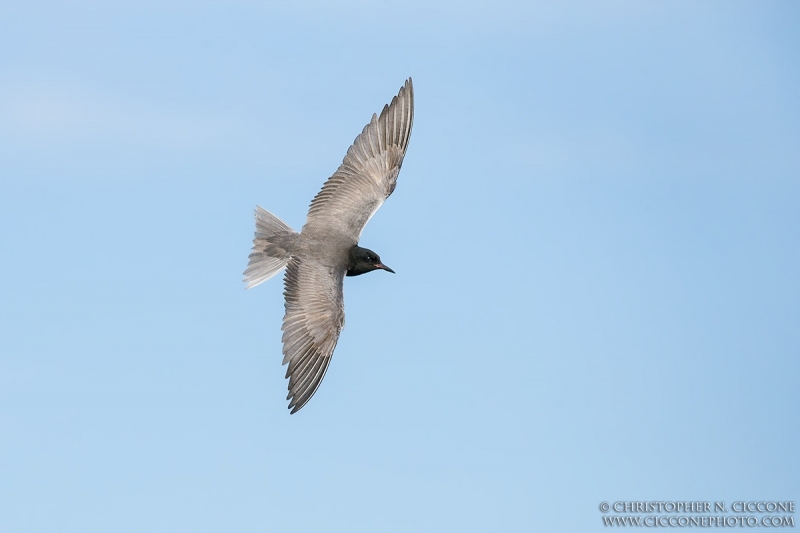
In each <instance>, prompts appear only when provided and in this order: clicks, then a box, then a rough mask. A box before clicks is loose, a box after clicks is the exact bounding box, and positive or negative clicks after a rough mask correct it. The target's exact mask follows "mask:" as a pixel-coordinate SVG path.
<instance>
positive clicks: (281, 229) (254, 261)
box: [244, 206, 297, 289]
mask: <svg viewBox="0 0 800 533" xmlns="http://www.w3.org/2000/svg"><path fill="white" fill-rule="evenodd" d="M255 218H256V232H255V237H254V238H253V250H252V252H250V257H249V258H250V261H249V262H248V263H247V268H246V269H245V271H244V282H245V283H246V284H247V287H245V288H246V289H249V288H251V287H255V286H256V285H258V284H260V283H263V282H265V281H267V280H268V279H269V278H271V277H272V276H274V275H275V274H277V273H278V272H280V271H281V270H282V269H283V268H284V267H285V266H286V264H287V263H288V262H289V258H290V257H291V250H290V246H288V243H290V242H291V239H292V237H293V236H295V235H297V234H296V233H295V232H294V231H292V228H290V227H289V226H287V225H286V224H285V223H284V222H283V221H282V220H281V219H279V218H278V217H276V216H275V215H273V214H272V213H270V212H269V211H267V210H266V209H263V208H261V207H259V206H256V214H255Z"/></svg>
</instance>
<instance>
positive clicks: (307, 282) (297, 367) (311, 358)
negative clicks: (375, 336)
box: [282, 256, 344, 414]
mask: <svg viewBox="0 0 800 533" xmlns="http://www.w3.org/2000/svg"><path fill="white" fill-rule="evenodd" d="M343 279H344V271H342V272H337V271H335V270H333V269H331V268H329V267H326V266H323V265H321V264H319V263H317V262H314V261H307V262H303V261H302V260H301V259H299V258H298V257H296V256H295V257H292V259H291V260H290V261H289V266H288V267H287V269H286V276H285V278H284V287H285V290H284V292H283V294H284V296H285V298H286V304H285V305H286V314H285V315H284V317H283V328H282V329H283V364H288V365H289V367H288V368H287V369H286V377H287V378H289V395H288V396H287V397H286V399H287V400H289V409H291V410H292V414H294V413H296V412H297V411H299V410H300V409H301V408H302V407H303V406H304V405H305V404H306V402H308V400H310V399H311V397H312V396H313V395H314V393H315V392H316V391H317V388H319V384H320V383H321V382H322V378H323V377H324V376H325V372H326V371H327V370H328V364H330V361H331V355H333V349H334V348H336V342H337V341H338V340H339V333H341V331H342V328H343V327H344V299H343V297H342V280H343Z"/></svg>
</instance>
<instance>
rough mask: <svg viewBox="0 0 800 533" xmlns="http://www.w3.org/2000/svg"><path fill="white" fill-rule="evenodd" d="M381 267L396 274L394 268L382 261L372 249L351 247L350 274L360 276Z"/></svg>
mask: <svg viewBox="0 0 800 533" xmlns="http://www.w3.org/2000/svg"><path fill="white" fill-rule="evenodd" d="M379 268H380V269H382V270H385V271H387V272H391V273H392V274H394V270H392V269H391V268H389V267H387V266H386V265H384V264H383V263H381V258H380V257H379V256H378V254H376V253H375V252H373V251H372V250H367V249H366V248H361V247H360V246H353V247H352V248H350V257H349V258H348V261H347V275H348V276H359V275H361V274H366V273H367V272H372V271H373V270H377V269H379Z"/></svg>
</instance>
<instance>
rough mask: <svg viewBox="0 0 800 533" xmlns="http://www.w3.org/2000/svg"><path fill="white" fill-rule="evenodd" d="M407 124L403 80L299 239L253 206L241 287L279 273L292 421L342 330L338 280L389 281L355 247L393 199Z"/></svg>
mask: <svg viewBox="0 0 800 533" xmlns="http://www.w3.org/2000/svg"><path fill="white" fill-rule="evenodd" d="M413 120H414V87H413V85H412V83H411V78H409V79H408V80H406V82H405V84H404V85H403V87H401V88H400V92H399V93H398V94H397V96H395V97H394V98H392V102H391V103H390V104H388V105H386V106H384V107H383V111H381V114H380V116H378V115H377V114H374V115H372V120H370V122H369V124H367V125H366V126H365V127H364V129H363V131H362V132H361V134H360V135H358V137H356V140H355V141H353V145H352V146H351V147H350V148H349V149H348V150H347V155H346V156H345V157H344V160H343V161H342V164H341V165H340V166H339V168H338V169H337V170H336V172H335V173H334V174H333V176H331V177H330V178H328V181H326V182H325V184H324V185H323V186H322V190H320V191H319V193H317V195H316V196H315V197H314V199H313V200H312V201H311V207H310V208H309V210H308V216H307V218H306V223H305V225H304V226H303V228H302V230H301V231H300V233H297V232H295V231H294V230H292V228H290V227H289V226H288V225H286V224H285V223H284V222H283V221H281V220H280V219H279V218H278V217H276V216H275V215H273V214H272V213H270V212H268V211H266V210H265V209H262V208H261V207H258V206H256V213H255V219H256V231H255V238H254V239H253V250H252V252H251V253H250V257H249V259H250V261H249V262H248V264H247V269H246V270H245V271H244V282H245V283H246V284H247V287H246V288H248V289H249V288H250V287H255V286H256V285H258V284H260V283H263V282H264V281H266V280H268V279H269V278H271V277H272V276H274V275H275V274H277V273H278V272H280V271H281V270H282V269H283V268H284V267H286V274H285V276H284V280H283V284H284V291H283V295H284V297H285V304H284V305H285V307H286V313H285V314H284V316H283V327H282V328H281V329H282V330H283V339H282V340H283V364H284V365H289V366H288V368H287V370H286V377H287V378H288V379H289V395H288V396H287V397H286V399H287V400H289V409H291V413H292V414H294V413H296V412H297V411H299V410H300V409H301V408H302V407H303V406H304V405H305V404H306V403H307V402H308V400H310V399H311V397H312V396H313V395H314V393H315V392H316V391H317V389H318V388H319V385H320V383H321V382H322V378H323V377H324V376H325V372H326V371H327V369H328V365H329V364H330V361H331V356H332V355H333V350H334V348H336V342H337V341H338V340H339V334H340V333H341V331H342V328H343V327H344V298H343V293H342V283H343V281H344V277H345V276H358V275H361V274H365V273H367V272H371V271H373V270H377V269H382V270H386V271H387V272H392V273H394V271H393V270H392V269H391V268H389V267H388V266H386V265H384V264H383V263H382V262H381V258H380V257H379V256H378V254H376V253H375V252H373V251H372V250H368V249H367V248H362V247H360V246H359V245H358V240H359V238H360V237H361V231H362V230H363V229H364V226H366V224H367V222H368V221H369V219H370V218H372V215H374V214H375V211H377V210H378V208H379V207H380V206H381V205H382V204H383V202H384V201H385V200H386V199H387V198H388V197H389V195H390V194H392V191H394V188H395V185H396V184H397V175H398V174H399V172H400V167H401V166H402V164H403V157H404V156H405V154H406V148H408V139H409V137H410V135H411V123H412V122H413Z"/></svg>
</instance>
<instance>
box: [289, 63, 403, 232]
mask: <svg viewBox="0 0 800 533" xmlns="http://www.w3.org/2000/svg"><path fill="white" fill-rule="evenodd" d="M413 121H414V86H413V85H412V83H411V78H409V79H408V80H406V83H405V85H403V87H401V88H400V92H399V93H398V94H397V96H395V97H394V98H392V102H391V103H390V104H389V105H386V106H384V108H383V111H381V114H380V116H378V115H372V120H371V121H370V123H369V124H367V125H366V126H365V127H364V130H363V131H362V132H361V134H360V135H359V136H358V137H356V140H355V141H353V145H352V146H351V147H350V149H349V150H347V155H346V156H345V158H344V160H343V161H342V164H341V165H340V166H339V169H338V170H337V171H336V172H335V173H334V174H333V176H331V177H330V178H328V181H326V182H325V184H324V185H323V186H322V190H321V191H319V193H318V194H317V195H316V196H315V197H314V200H312V201H311V207H310V208H309V211H308V218H307V219H306V225H305V226H304V227H303V233H305V234H307V235H313V234H314V233H315V232H318V234H320V235H327V234H329V233H330V230H332V229H333V230H335V232H336V233H338V234H340V235H346V236H348V237H349V238H350V239H352V242H353V243H357V242H358V240H359V238H360V237H361V231H362V230H363V229H364V226H365V225H366V224H367V221H369V219H370V218H372V215H374V214H375V211H377V210H378V208H379V207H380V206H381V205H383V202H384V201H385V200H386V198H388V197H389V195H390V194H392V191H394V188H395V185H396V184H397V175H398V173H399V172H400V166H401V165H402V164H403V158H404V157H405V154H406V148H408V139H409V137H410V136H411V124H412V122H413Z"/></svg>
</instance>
